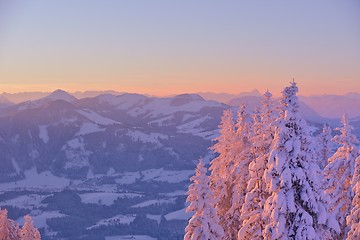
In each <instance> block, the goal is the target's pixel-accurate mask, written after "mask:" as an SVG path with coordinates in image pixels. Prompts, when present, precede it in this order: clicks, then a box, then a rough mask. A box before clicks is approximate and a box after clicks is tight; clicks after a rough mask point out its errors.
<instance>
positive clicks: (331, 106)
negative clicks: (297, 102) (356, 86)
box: [300, 93, 360, 118]
mask: <svg viewBox="0 0 360 240" xmlns="http://www.w3.org/2000/svg"><path fill="white" fill-rule="evenodd" d="M300 99H301V101H303V102H305V103H306V104H307V105H308V106H310V107H311V108H313V109H314V110H315V111H317V112H318V113H319V114H320V115H321V116H324V117H327V118H341V116H342V114H343V113H346V114H347V115H348V116H349V117H350V118H354V117H359V116H360V108H359V106H360V94H359V93H349V94H347V95H342V96H340V95H321V96H310V97H300Z"/></svg>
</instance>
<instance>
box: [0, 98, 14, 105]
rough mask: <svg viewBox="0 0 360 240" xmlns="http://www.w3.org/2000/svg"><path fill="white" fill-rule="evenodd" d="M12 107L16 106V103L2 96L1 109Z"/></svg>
mask: <svg viewBox="0 0 360 240" xmlns="http://www.w3.org/2000/svg"><path fill="white" fill-rule="evenodd" d="M11 105H14V103H13V102H11V101H10V100H8V99H7V98H6V97H4V96H0V108H6V107H9V106H11Z"/></svg>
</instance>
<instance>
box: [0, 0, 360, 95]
mask: <svg viewBox="0 0 360 240" xmlns="http://www.w3.org/2000/svg"><path fill="white" fill-rule="evenodd" d="M293 77H295V80H296V81H297V82H298V84H299V87H300V93H301V94H303V95H308V94H322V93H346V92H351V91H358V92H359V91H360V1H357V0H349V1H333V0H326V1H325V0H320V1H310V0H303V1H287V2H285V1H157V0H155V1H145V0H144V1H141V0H139V1H133V0H129V1H115V0H107V1H100V0H99V1H92V0H77V1H73V0H72V1H70V0H61V1H60V0H54V1H48V0H37V1H26V0H19V1H5V0H0V92H2V91H8V92H15V91H34V90H37V91H39V90H40V91H49V90H50V91H51V90H54V89H58V88H62V89H65V90H68V91H74V90H100V89H101V90H103V89H114V90H118V91H130V92H139V93H151V94H160V95H166V94H172V93H181V92H199V91H213V92H230V93H238V92H243V91H249V90H252V89H254V88H257V89H259V90H260V91H264V90H266V89H267V88H268V89H270V90H272V91H273V92H279V91H280V90H281V89H282V87H283V86H285V85H287V84H288V82H289V81H290V80H291V79H292V78H293Z"/></svg>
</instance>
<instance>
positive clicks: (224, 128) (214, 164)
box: [210, 110, 236, 227]
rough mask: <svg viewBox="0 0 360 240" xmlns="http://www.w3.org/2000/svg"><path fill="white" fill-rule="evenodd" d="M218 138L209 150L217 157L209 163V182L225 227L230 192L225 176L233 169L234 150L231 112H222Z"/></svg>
mask: <svg viewBox="0 0 360 240" xmlns="http://www.w3.org/2000/svg"><path fill="white" fill-rule="evenodd" d="M219 128H220V136H219V137H218V138H217V139H216V141H217V143H216V144H214V146H213V147H212V148H211V149H212V150H213V151H214V152H216V153H218V154H219V155H218V157H216V158H215V159H213V160H212V161H211V163H210V170H211V174H210V181H211V184H210V185H211V187H212V189H213V192H214V197H215V209H216V211H217V213H218V216H219V217H220V223H221V225H222V226H223V227H225V226H226V224H225V222H226V219H225V214H226V212H227V211H228V210H229V208H230V205H231V204H230V200H231V192H230V185H231V184H230V183H229V181H227V180H228V179H227V176H229V174H230V172H231V171H232V169H233V167H234V159H235V155H236V153H235V149H234V144H235V141H236V137H235V134H236V133H235V124H234V120H233V114H232V112H231V110H226V111H224V114H223V116H222V117H221V123H220V125H219Z"/></svg>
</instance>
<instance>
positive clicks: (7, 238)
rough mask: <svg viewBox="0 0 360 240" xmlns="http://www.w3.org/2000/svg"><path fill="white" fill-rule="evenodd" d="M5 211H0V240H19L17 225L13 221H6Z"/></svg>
mask: <svg viewBox="0 0 360 240" xmlns="http://www.w3.org/2000/svg"><path fill="white" fill-rule="evenodd" d="M7 213H8V212H7V210H6V209H2V210H0V240H19V239H20V229H19V225H18V224H16V223H15V222H14V221H13V220H11V219H8V217H7Z"/></svg>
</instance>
